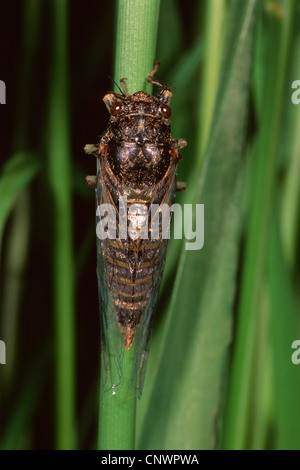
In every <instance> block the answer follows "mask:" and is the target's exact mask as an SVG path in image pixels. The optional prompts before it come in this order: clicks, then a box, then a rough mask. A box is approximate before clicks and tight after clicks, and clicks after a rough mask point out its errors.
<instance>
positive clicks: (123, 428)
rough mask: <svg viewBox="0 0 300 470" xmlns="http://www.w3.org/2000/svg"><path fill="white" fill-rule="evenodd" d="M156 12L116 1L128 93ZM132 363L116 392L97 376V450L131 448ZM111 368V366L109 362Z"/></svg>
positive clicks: (121, 69)
mask: <svg viewBox="0 0 300 470" xmlns="http://www.w3.org/2000/svg"><path fill="white" fill-rule="evenodd" d="M158 13H159V1H158V0H149V1H147V2H145V1H144V0H119V1H118V2H117V32H116V37H117V42H116V61H115V74H114V79H115V81H116V82H117V83H119V80H120V79H121V78H127V81H126V88H127V90H128V92H129V93H130V94H131V93H134V92H136V91H139V90H145V91H148V92H150V91H151V85H150V84H149V83H146V78H147V76H148V75H149V73H150V71H151V70H152V69H153V63H154V59H155V48H156V36H157V23H158ZM116 91H117V90H116ZM132 349H133V348H132ZM132 363H133V350H130V351H129V352H127V351H125V352H124V361H123V379H124V385H123V388H122V389H121V390H120V391H119V392H118V393H117V394H116V395H112V396H110V397H104V396H103V390H102V386H101V385H102V378H101V379H100V382H101V384H100V398H99V403H100V407H99V439H98V448H99V449H127V450H128V449H129V450H132V449H134V448H135V413H136V398H135V396H134V395H133V394H132V392H131V391H130V390H129V389H128V379H129V377H130V374H131V368H132ZM111 367H112V368H113V367H115V366H114V363H113V361H112V365H111Z"/></svg>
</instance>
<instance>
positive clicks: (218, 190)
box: [138, 0, 257, 449]
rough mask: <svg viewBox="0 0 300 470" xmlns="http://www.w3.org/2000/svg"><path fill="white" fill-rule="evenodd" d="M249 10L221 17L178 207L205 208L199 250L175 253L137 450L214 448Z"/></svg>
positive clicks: (236, 5) (233, 245)
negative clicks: (194, 156)
mask: <svg viewBox="0 0 300 470" xmlns="http://www.w3.org/2000/svg"><path fill="white" fill-rule="evenodd" d="M256 6H257V2H256V1H252V0H250V1H248V2H243V3H241V2H239V1H235V2H232V5H231V10H230V11H229V18H230V19H231V21H230V20H229V22H228V24H229V25H230V26H229V31H228V35H227V41H226V47H225V56H224V57H223V69H222V74H223V80H222V81H221V82H220V83H221V84H222V85H221V86H220V88H219V93H218V113H216V114H215V116H214V122H213V132H212V135H211V140H210V143H209V147H208V151H207V154H206V156H205V159H204V162H203V167H202V172H201V174H200V176H198V177H197V178H196V179H194V183H193V186H191V187H189V189H188V191H189V192H190V193H189V194H190V195H189V198H190V199H188V198H187V200H186V202H190V203H193V204H195V203H198V204H199V203H202V204H204V205H205V244H204V248H203V249H202V250H200V251H186V250H185V247H183V251H182V253H181V258H180V261H179V266H178V272H177V276H176V281H175V286H174V289H173V293H172V301H171V306H170V309H169V312H168V319H167V321H166V325H165V330H164V332H163V334H162V335H161V344H162V346H161V354H160V358H158V355H157V354H156V361H157V373H156V375H155V376H154V377H153V378H152V381H151V383H150V382H149V381H148V386H149V388H150V387H151V386H152V390H151V394H150V393H148V400H147V401H145V402H142V403H141V405H140V406H139V408H138V412H141V413H143V414H144V422H143V423H142V425H141V429H140V441H139V448H147V449H157V448H160V449H170V448H172V449H199V448H200V449H208V448H211V447H213V446H215V445H216V439H217V433H216V420H217V417H218V413H219V412H220V407H221V387H222V379H223V375H224V365H225V361H226V353H227V348H228V345H229V343H230V339H231V323H232V303H233V296H234V288H235V275H236V264H237V254H238V235H239V224H240V217H239V207H238V205H239V194H240V189H241V188H240V183H241V180H240V177H241V174H240V163H239V162H240V158H241V156H242V151H243V145H244V138H245V124H246V116H247V99H248V91H249V81H250V72H251V57H252V39H253V26H254V23H255V16H256V15H255V13H256ZM198 151H199V149H198ZM187 194H188V193H187ZM194 222H195V221H194ZM194 226H195V225H194Z"/></svg>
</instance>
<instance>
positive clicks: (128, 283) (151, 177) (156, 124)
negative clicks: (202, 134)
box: [86, 62, 186, 397]
mask: <svg viewBox="0 0 300 470" xmlns="http://www.w3.org/2000/svg"><path fill="white" fill-rule="evenodd" d="M157 69H158V62H156V65H155V68H154V70H153V71H152V72H151V73H150V75H149V76H148V78H147V81H148V82H150V83H152V84H154V85H157V86H159V87H161V88H162V91H161V92H160V94H159V95H158V96H157V97H153V96H150V95H149V94H148V93H145V92H144V91H139V92H137V93H134V94H133V95H128V93H127V91H126V87H125V79H122V80H121V86H122V92H121V93H108V94H107V95H105V96H104V98H103V101H104V103H105V104H106V107H107V109H108V111H109V113H110V121H109V124H108V128H107V131H106V133H105V134H104V136H103V137H102V139H101V141H100V143H99V144H98V145H95V146H93V145H88V146H86V152H87V153H92V154H94V155H95V156H96V157H97V177H96V201H97V221H98V223H97V256H98V260H97V275H98V284H99V299H100V315H101V344H102V349H101V354H102V367H103V368H104V369H105V374H104V376H105V379H104V389H105V391H110V392H112V393H115V392H116V388H117V387H118V386H120V385H122V362H123V353H124V348H126V349H129V348H131V347H134V348H135V350H134V361H133V369H132V373H131V378H130V386H131V388H133V390H135V391H136V392H137V394H138V396H139V397H140V396H141V393H142V387H143V381H144V375H145V366H146V360H147V356H148V350H149V340H150V335H151V321H152V316H153V312H154V309H155V306H156V303H157V298H158V292H159V287H160V283H161V279H162V274H163V269H164V263H165V257H166V248H167V242H168V238H169V236H168V230H167V231H165V230H164V227H163V226H164V222H166V221H167V222H168V223H170V219H171V211H170V208H171V206H172V204H173V202H174V199H175V191H176V169H177V164H178V162H179V160H180V158H181V157H180V155H179V153H178V149H180V148H182V147H184V146H185V145H186V142H185V141H184V140H182V139H180V140H175V139H173V138H172V136H171V129H170V123H169V118H170V115H171V110H170V107H169V102H170V99H171V96H172V93H171V91H170V88H169V86H168V85H166V84H164V83H161V82H159V81H157V80H156V79H155V78H154V74H155V72H156V71H157ZM88 181H89V182H91V179H89V180H88ZM163 208H164V210H162V209H163ZM111 361H113V367H112V366H111Z"/></svg>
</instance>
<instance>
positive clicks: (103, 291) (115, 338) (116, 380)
mask: <svg viewBox="0 0 300 470" xmlns="http://www.w3.org/2000/svg"><path fill="white" fill-rule="evenodd" d="M110 202H111V201H110V199H109V194H108V189H107V188H106V186H105V184H104V182H103V180H102V178H101V172H100V171H99V168H98V175H97V184H96V203H97V208H98V207H99V206H100V204H110ZM97 222H98V220H97ZM106 252H107V239H101V238H99V237H98V236H97V278H98V293H99V309H100V330H101V331H100V335H101V367H102V374H101V375H102V382H103V389H104V392H105V393H106V394H109V393H111V392H113V391H115V390H116V389H117V388H118V387H121V386H122V384H123V373H122V364H123V354H124V345H123V343H122V340H121V337H120V332H119V328H118V324H117V321H116V312H115V307H114V303H113V300H112V297H111V293H110V290H109V273H108V272H107V268H106V263H105V254H106Z"/></svg>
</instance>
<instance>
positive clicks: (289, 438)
mask: <svg viewBox="0 0 300 470" xmlns="http://www.w3.org/2000/svg"><path fill="white" fill-rule="evenodd" d="M276 200H277V198H275V201H276ZM275 201H274V207H275V208H277V207H278V204H276V203H275ZM268 252H269V253H268V254H269V256H268V268H269V269H268V273H269V279H270V301H271V335H272V341H273V345H274V347H273V370H274V389H273V390H274V391H273V393H274V396H275V413H274V420H275V442H276V448H277V449H278V450H299V449H300V402H299V390H300V375H299V369H298V368H299V366H297V365H295V364H293V363H292V361H291V356H292V353H293V351H294V350H293V349H292V348H291V345H292V343H293V341H294V340H295V339H298V338H299V322H298V318H297V313H298V309H297V303H296V296H295V292H294V289H293V286H292V283H291V279H290V274H289V272H288V270H287V265H286V262H285V259H284V253H283V247H282V244H281V241H280V233H279V223H278V213H276V211H275V210H274V218H273V225H272V230H271V237H270V244H269V249H268Z"/></svg>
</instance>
